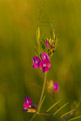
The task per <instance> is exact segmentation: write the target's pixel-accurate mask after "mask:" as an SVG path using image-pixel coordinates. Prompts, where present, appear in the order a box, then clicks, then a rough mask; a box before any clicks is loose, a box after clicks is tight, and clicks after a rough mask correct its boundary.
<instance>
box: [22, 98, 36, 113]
mask: <svg viewBox="0 0 81 121" xmlns="http://www.w3.org/2000/svg"><path fill="white" fill-rule="evenodd" d="M25 101H26V102H24V104H23V107H24V109H23V111H25V112H36V109H37V106H36V105H34V104H32V100H31V99H30V98H29V97H27V96H26V97H25Z"/></svg>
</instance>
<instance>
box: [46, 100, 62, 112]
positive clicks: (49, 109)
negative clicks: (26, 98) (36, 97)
mask: <svg viewBox="0 0 81 121" xmlns="http://www.w3.org/2000/svg"><path fill="white" fill-rule="evenodd" d="M60 102H61V100H59V101H57V102H56V103H54V104H53V105H52V106H51V107H50V108H48V109H47V111H46V112H49V111H50V110H51V109H52V108H54V107H55V106H56V105H57V104H58V103H60Z"/></svg>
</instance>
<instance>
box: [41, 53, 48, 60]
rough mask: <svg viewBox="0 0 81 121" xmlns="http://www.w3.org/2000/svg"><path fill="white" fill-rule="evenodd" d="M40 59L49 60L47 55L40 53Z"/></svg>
mask: <svg viewBox="0 0 81 121" xmlns="http://www.w3.org/2000/svg"><path fill="white" fill-rule="evenodd" d="M41 58H42V60H49V59H50V58H49V55H48V54H47V53H42V54H41Z"/></svg>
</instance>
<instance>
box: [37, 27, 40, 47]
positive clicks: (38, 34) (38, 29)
mask: <svg viewBox="0 0 81 121" xmlns="http://www.w3.org/2000/svg"><path fill="white" fill-rule="evenodd" d="M37 43H38V47H39V46H40V28H39V26H38V28H37Z"/></svg>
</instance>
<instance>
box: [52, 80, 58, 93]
mask: <svg viewBox="0 0 81 121" xmlns="http://www.w3.org/2000/svg"><path fill="white" fill-rule="evenodd" d="M53 89H54V91H55V92H59V84H58V83H57V82H54V83H53Z"/></svg>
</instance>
